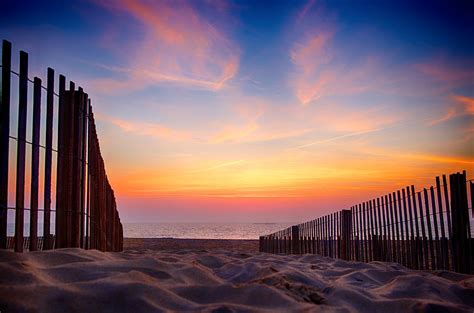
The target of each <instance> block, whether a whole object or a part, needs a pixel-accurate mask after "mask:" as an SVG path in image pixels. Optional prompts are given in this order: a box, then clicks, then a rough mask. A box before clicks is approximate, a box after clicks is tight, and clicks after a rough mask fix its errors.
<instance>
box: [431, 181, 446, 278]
mask: <svg viewBox="0 0 474 313" xmlns="http://www.w3.org/2000/svg"><path fill="white" fill-rule="evenodd" d="M430 194H431V208H432V211H433V213H432V216H433V228H434V233H435V241H434V246H435V253H436V257H435V262H434V263H435V269H440V268H442V266H441V265H440V264H441V263H442V262H443V260H442V259H441V257H440V255H441V246H440V244H439V243H440V241H439V231H438V218H437V216H436V201H435V193H434V189H433V186H431V187H430Z"/></svg>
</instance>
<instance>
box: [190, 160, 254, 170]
mask: <svg viewBox="0 0 474 313" xmlns="http://www.w3.org/2000/svg"><path fill="white" fill-rule="evenodd" d="M243 162H245V160H236V161H229V162H225V163H221V164H218V165H215V166H211V167H209V168H206V169H203V170H196V171H192V172H191V173H202V172H208V171H212V170H215V169H218V168H222V167H229V166H234V165H237V164H241V163H243Z"/></svg>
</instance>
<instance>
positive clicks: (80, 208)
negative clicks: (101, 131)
mask: <svg viewBox="0 0 474 313" xmlns="http://www.w3.org/2000/svg"><path fill="white" fill-rule="evenodd" d="M11 50H12V47H11V43H9V42H8V41H5V40H4V41H3V45H2V65H1V66H2V75H1V78H2V84H1V102H0V249H8V248H13V249H14V250H15V251H16V252H22V251H23V250H24V249H28V250H30V251H34V250H38V249H43V250H47V249H53V248H67V247H81V248H84V249H98V250H101V251H121V250H122V247H123V229H122V224H121V222H120V218H119V214H118V211H117V206H116V203H115V196H114V191H113V190H112V188H111V186H110V184H109V181H108V179H107V174H106V172H105V165H104V160H103V158H102V155H101V153H100V147H99V140H98V138H97V130H96V126H95V120H94V114H93V112H92V107H91V104H90V99H89V98H88V95H87V94H86V93H85V92H84V91H83V90H82V88H81V87H79V88H77V89H76V88H75V84H74V82H72V81H71V82H70V83H69V90H66V78H65V77H64V76H63V75H59V87H58V92H57V93H56V92H55V90H54V89H55V84H54V81H55V73H54V70H53V69H51V68H48V72H47V84H46V87H44V86H43V85H42V82H41V79H40V78H38V77H35V78H34V80H33V81H31V80H30V79H29V78H28V54H27V53H25V52H23V51H20V62H19V71H18V72H15V71H12V68H11ZM12 77H14V78H15V79H16V78H18V105H17V106H16V103H13V102H12V101H11V96H12V90H11V87H12ZM28 84H33V95H32V99H33V101H32V103H28V99H29V98H31V97H29V95H28V91H29V88H28V87H29V85H28ZM43 90H45V91H46V102H45V103H44V102H43V103H42V97H43V95H42V92H43ZM31 106H32V114H30V115H28V111H29V110H31V109H30V108H29V107H31ZM44 106H45V108H46V116H42V115H41V114H42V113H41V111H42V107H44ZM55 106H57V109H56V110H55V109H54V108H55ZM12 108H15V110H17V111H18V119H14V117H13V116H12V114H11V111H12ZM56 112H57V113H56ZM28 116H30V117H32V118H31V119H28ZM30 120H31V123H28V122H30ZM42 120H43V121H44V124H45V125H44V126H45V129H42V128H41V124H42V123H41V121H42ZM11 121H13V124H12V125H11ZM56 123H57V129H54V128H53V125H55V124H56ZM15 128H17V133H16V135H13V134H12V133H14V132H12V129H15ZM28 129H31V140H28V137H27V130H28ZM41 139H44V144H42V143H41ZM54 139H57V142H53V141H55V140H54ZM55 143H57V148H56V149H55V148H54V144H55ZM15 145H16V151H15V150H14V149H12V150H10V146H15ZM27 145H28V146H27ZM27 147H28V148H29V149H27ZM27 152H30V153H27ZM40 152H41V154H40ZM12 156H13V157H12ZM40 157H41V158H40ZM15 158H16V162H15ZM27 160H30V161H31V166H28V168H29V169H31V172H30V173H29V172H27V164H26V161H27ZM40 160H42V161H43V162H40ZM54 160H56V162H54ZM40 163H44V164H42V165H43V166H41V167H42V169H40ZM9 166H14V168H13V169H12V168H10V169H9ZM53 170H54V171H55V173H56V180H55V182H56V183H55V187H56V188H55V194H54V195H53V191H54V190H53V188H52V182H53ZM12 172H14V173H15V174H16V176H15V179H16V186H15V189H14V192H13V188H12V187H13V186H9V175H10V174H12ZM40 174H42V181H41V183H40ZM27 180H29V182H30V186H27V187H29V193H28V194H27V191H28V189H27V188H25V184H26V182H27ZM40 186H41V187H42V191H43V194H42V200H43V208H40V197H39V195H40V189H41V188H40ZM9 188H10V189H9ZM9 193H10V194H11V196H10V197H9ZM13 194H14V202H13V201H11V202H9V200H12V199H9V198H13ZM26 196H28V197H29V207H27V206H25V200H26ZM54 196H55V197H54ZM53 201H55V205H54V206H53V205H52V202H53ZM9 203H11V205H9ZM9 212H14V225H15V226H14V236H13V237H8V236H7V229H8V226H9V224H11V223H9V221H8V219H9V215H12V214H9ZM25 212H29V233H30V235H29V237H24V233H23V232H24V227H25ZM39 213H42V218H41V220H42V226H43V231H42V236H39V235H38V233H39V231H38V219H40V216H39ZM51 221H54V233H55V234H54V235H53V234H52V231H51V228H52V223H51Z"/></svg>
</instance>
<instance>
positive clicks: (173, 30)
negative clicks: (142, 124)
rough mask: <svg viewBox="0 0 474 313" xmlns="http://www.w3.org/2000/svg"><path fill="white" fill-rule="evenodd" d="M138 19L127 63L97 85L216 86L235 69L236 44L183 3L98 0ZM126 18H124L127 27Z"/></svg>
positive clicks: (109, 88) (131, 87)
mask: <svg viewBox="0 0 474 313" xmlns="http://www.w3.org/2000/svg"><path fill="white" fill-rule="evenodd" d="M99 3H101V4H102V5H103V6H105V7H106V8H108V9H110V10H112V11H113V12H120V14H125V16H128V17H131V18H132V19H134V20H135V21H136V22H138V23H139V25H140V26H141V29H142V31H143V33H141V34H137V36H136V37H137V38H142V37H143V39H142V40H141V42H140V43H139V45H138V46H134V49H133V50H132V51H130V53H129V55H130V58H129V62H128V64H127V65H125V66H121V67H115V68H111V70H114V71H118V72H121V73H122V74H125V75H124V77H123V78H122V80H120V79H111V78H107V79H100V80H97V81H96V82H95V86H97V88H98V89H102V90H104V91H113V90H114V89H122V90H124V89H125V90H135V89H139V88H143V87H146V86H149V85H153V84H157V83H171V84H179V85H186V86H193V87H198V88H204V89H209V90H219V89H221V88H222V87H224V85H225V84H226V83H227V82H228V81H229V80H230V79H232V78H233V77H234V76H235V74H236V73H237V71H238V66H239V52H238V51H239V49H238V47H237V46H236V45H235V44H234V43H233V42H232V41H231V40H230V39H229V38H228V37H227V36H226V35H225V34H224V33H223V32H222V31H221V30H220V29H219V28H218V27H217V26H215V25H213V24H212V21H208V20H206V19H205V18H204V17H203V16H201V15H200V14H199V12H197V11H196V10H195V9H194V8H193V7H192V6H191V5H189V4H188V3H187V2H181V1H180V2H166V1H156V2H153V1H145V0H140V1H130V0H122V1H118V2H108V1H101V2H99ZM126 23H127V19H124V27H126Z"/></svg>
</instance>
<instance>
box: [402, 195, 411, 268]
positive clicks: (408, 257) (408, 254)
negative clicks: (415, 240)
mask: <svg viewBox="0 0 474 313" xmlns="http://www.w3.org/2000/svg"><path fill="white" fill-rule="evenodd" d="M402 199H403V216H404V218H403V219H404V221H405V223H404V224H405V236H404V238H405V241H404V246H405V247H404V249H405V254H406V258H405V265H406V266H408V267H410V268H411V267H412V264H411V249H410V248H411V241H410V233H409V232H410V230H409V224H410V221H409V217H408V208H407V198H406V194H405V189H402Z"/></svg>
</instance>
